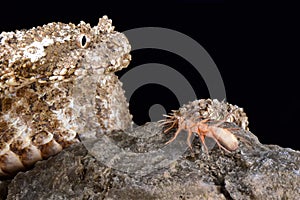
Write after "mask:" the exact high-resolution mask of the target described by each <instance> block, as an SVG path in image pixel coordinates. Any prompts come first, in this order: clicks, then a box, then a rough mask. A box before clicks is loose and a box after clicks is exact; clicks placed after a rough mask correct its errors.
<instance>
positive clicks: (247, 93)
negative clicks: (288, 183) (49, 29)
mask: <svg viewBox="0 0 300 200" xmlns="http://www.w3.org/2000/svg"><path fill="white" fill-rule="evenodd" d="M296 11H297V9H296V7H294V6H293V5H284V4H275V3H272V4H268V5H261V4H258V5H246V4H233V3H228V2H226V1H221V0H219V1H218V0H215V1H209V0H206V1H202V2H201V1H197V0H192V1H179V0H177V1H170V2H168V1H164V3H162V1H140V3H126V2H124V1H123V2H122V3H120V2H118V1H109V2H105V1H95V3H89V2H87V1H80V2H75V1H73V2H69V3H63V2H62V1H61V2H55V1H40V2H36V3H30V2H27V1H25V2H23V3H17V2H6V3H3V2H2V3H1V13H0V31H13V30H15V29H22V28H25V29H28V28H31V27H33V26H37V25H43V24H45V23H48V22H52V21H61V22H65V23H68V22H73V23H75V24H77V23H79V21H80V20H84V21H86V22H89V23H91V24H92V25H96V24H97V22H98V18H99V17H101V16H103V15H104V14H105V15H108V16H109V18H111V19H112V20H113V25H114V26H115V27H116V30H117V31H120V32H121V31H125V30H128V29H132V28H137V27H147V26H155V27H164V28H169V29H173V30H177V31H180V32H181V33H184V34H186V35H188V36H189V37H191V38H193V39H194V40H196V41H197V42H198V43H199V44H201V45H202V46H203V47H204V48H205V49H206V51H207V52H208V53H209V54H210V56H211V57H212V59H213V60H214V62H215V63H216V65H217V67H218V69H219V70H220V73H221V75H222V78H223V81H224V83H225V88H226V93H227V101H228V102H230V103H232V104H236V105H238V106H240V107H243V108H244V109H245V111H246V113H247V114H248V117H249V121H250V130H251V131H252V132H253V133H254V134H256V135H257V136H258V138H259V140H260V141H261V142H262V143H267V144H278V145H280V146H283V147H290V148H293V149H298V150H299V149H300V145H299V139H298V138H299V134H300V131H299V127H298V124H299V123H300V117H299V115H300V105H299V98H298V96H299V95H298V94H299V85H300V84H299V73H298V68H299V59H298V58H299V55H298V54H299V31H298V30H297V26H299V20H298V19H299V14H297V13H296ZM297 17H298V18H297ZM132 55H133V62H132V63H131V65H130V67H131V68H132V67H134V66H137V65H140V64H143V63H147V62H158V63H163V64H167V65H169V66H170V67H174V68H176V67H178V66H181V67H182V66H184V67H185V66H186V67H187V68H189V63H186V62H185V61H184V60H182V59H180V58H178V56H176V55H172V54H170V53H168V52H162V51H154V50H147V51H146V50H143V51H136V52H133V53H132ZM123 73H124V72H123ZM118 75H119V76H121V75H122V73H119V74H118ZM197 81H198V82H199V85H195V84H194V83H197ZM190 82H191V83H192V85H193V87H194V88H195V89H196V90H197V94H198V98H208V97H209V95H208V91H207V88H206V86H205V84H204V83H203V80H201V77H200V78H199V77H194V76H190ZM143 89H144V90H141V89H140V90H138V91H137V93H136V94H135V96H134V98H133V99H131V101H130V104H131V105H132V106H131V107H130V108H131V112H132V113H133V114H134V115H136V116H138V117H135V120H137V118H139V123H143V122H145V121H147V119H148V118H147V113H146V114H145V113H141V112H142V109H140V108H141V107H147V106H148V107H149V105H151V104H154V103H162V104H163V105H165V104H166V102H169V103H168V105H169V106H170V105H171V107H172V106H173V105H174V106H176V105H177V104H176V101H173V100H172V99H173V98H170V97H172V94H170V93H169V92H166V91H165V89H164V88H159V87H157V86H154V87H153V88H152V89H151V87H150V86H149V87H148V86H147V87H145V88H143ZM157 91H161V93H160V94H159V97H160V98H161V101H160V100H159V98H157V96H158V95H157V94H158V92H157ZM169 99H170V100H169ZM168 100H169V101H168ZM133 102H134V103H133ZM174 109H176V107H174Z"/></svg>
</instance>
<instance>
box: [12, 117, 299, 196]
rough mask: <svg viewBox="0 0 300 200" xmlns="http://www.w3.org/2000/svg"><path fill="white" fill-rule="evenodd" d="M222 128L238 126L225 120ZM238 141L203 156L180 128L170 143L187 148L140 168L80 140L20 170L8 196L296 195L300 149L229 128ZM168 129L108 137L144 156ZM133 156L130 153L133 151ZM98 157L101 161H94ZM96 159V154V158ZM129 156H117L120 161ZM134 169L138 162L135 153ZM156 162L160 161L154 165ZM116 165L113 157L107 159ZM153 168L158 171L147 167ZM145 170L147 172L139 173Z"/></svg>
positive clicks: (141, 129) (161, 145) (152, 128)
mask: <svg viewBox="0 0 300 200" xmlns="http://www.w3.org/2000/svg"><path fill="white" fill-rule="evenodd" d="M222 126H224V127H237V126H235V125H234V124H232V123H225V124H223V125H222ZM232 132H233V133H234V134H235V135H236V136H237V137H238V138H240V143H239V148H238V149H237V150H236V151H233V152H231V153H228V152H225V151H223V150H221V149H219V148H218V146H217V145H215V146H214V148H212V149H211V150H210V151H209V154H207V153H206V152H205V151H203V150H202V148H201V143H200V141H199V140H198V139H194V140H193V149H192V150H190V149H189V148H188V146H187V145H186V144H185V138H186V134H185V133H181V134H180V135H179V136H178V138H177V139H176V140H175V141H174V142H173V143H174V145H175V146H177V147H178V148H182V149H183V150H184V151H183V153H182V155H181V156H179V157H176V159H174V157H170V158H169V161H171V162H166V160H167V158H166V159H163V160H160V157H161V155H159V154H153V155H154V156H153V157H152V160H149V161H148V162H147V163H144V165H145V166H147V167H140V172H138V173H135V171H130V170H127V172H126V169H121V168H119V167H118V166H117V167H114V166H112V167H107V165H109V164H108V162H107V163H105V162H104V163H105V164H104V163H103V162H102V161H101V156H91V154H90V153H88V150H87V149H89V150H90V151H91V153H92V154H95V150H102V152H97V153H98V154H106V155H109V156H111V159H112V160H113V158H112V157H114V156H116V155H115V154H113V153H112V152H110V150H109V149H110V147H109V146H108V145H109V143H107V151H105V149H104V147H102V146H101V145H100V146H98V145H99V143H98V142H99V141H101V138H100V139H98V140H97V141H93V142H90V143H86V145H87V149H86V148H85V147H84V146H83V145H82V143H78V144H75V145H72V146H71V147H69V148H67V149H65V150H63V151H62V152H61V153H59V154H58V155H56V156H54V157H51V158H49V159H48V160H45V161H40V162H38V163H37V164H36V165H35V167H34V168H33V169H32V170H30V171H27V172H20V173H18V174H17V176H16V177H15V178H14V179H13V180H12V181H11V183H10V184H9V187H8V196H7V199H146V200H148V199H149V200H150V199H299V198H300V174H299V172H300V152H298V151H294V150H292V149H289V148H281V147H279V146H276V145H263V144H261V143H259V141H258V139H257V137H256V136H255V135H253V134H252V133H251V132H249V131H246V130H244V129H241V128H239V129H238V130H234V131H232ZM171 137H172V134H162V130H161V127H160V126H158V124H157V123H148V124H146V125H144V126H143V127H138V128H136V129H134V130H133V131H132V132H123V133H120V132H113V133H111V134H108V135H107V138H109V140H110V141H114V143H115V144H117V145H118V147H120V148H121V149H123V150H124V151H130V152H133V153H139V154H145V153H149V152H155V151H157V150H158V149H164V148H165V142H166V141H168V140H169V139H170V138H171ZM133 153H132V154H133ZM95 157H96V158H98V160H97V159H96V158H95ZM99 158H100V159H99ZM122 159H123V160H126V159H127V158H120V162H121V160H122ZM129 159H132V163H131V164H132V166H138V164H137V163H135V162H136V160H135V159H136V158H135V157H129ZM158 163H163V164H161V165H159V164H158ZM112 164H113V162H112ZM151 168H156V169H155V170H153V169H152V170H150V169H151ZM143 172H144V173H143Z"/></svg>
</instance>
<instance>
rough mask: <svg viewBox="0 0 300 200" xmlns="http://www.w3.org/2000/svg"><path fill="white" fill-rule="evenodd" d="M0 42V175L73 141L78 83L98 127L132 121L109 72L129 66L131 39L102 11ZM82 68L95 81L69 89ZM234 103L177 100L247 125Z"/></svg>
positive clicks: (4, 36) (10, 35) (123, 126)
mask: <svg viewBox="0 0 300 200" xmlns="http://www.w3.org/2000/svg"><path fill="white" fill-rule="evenodd" d="M0 48H1V51H0V176H6V175H11V174H14V173H16V172H18V171H20V170H23V169H25V168H26V167H28V166H31V165H33V164H34V163H35V162H37V161H38V160H42V159H45V158H48V157H49V156H52V155H54V154H57V153H58V152H60V151H61V150H62V149H63V148H65V147H67V146H69V145H71V144H72V143H75V142H79V141H80V139H79V137H78V133H77V132H76V130H78V126H80V125H78V124H77V121H76V118H78V117H79V116H78V112H76V109H77V110H78V109H79V108H82V109H84V105H79V104H80V103H78V102H80V98H79V96H80V95H81V92H82V93H84V89H86V90H87V91H88V90H90V91H94V93H93V94H94V101H95V103H94V105H95V110H96V117H97V123H98V124H97V125H98V127H100V129H101V130H100V132H101V133H107V132H110V131H113V130H124V129H127V128H130V127H131V126H132V116H131V115H130V113H129V110H128V103H127V102H126V98H125V96H124V90H123V89H122V83H121V82H120V81H119V79H118V77H117V76H116V75H115V74H114V72H115V71H118V70H121V69H122V68H125V67H127V66H128V64H129V62H130V60H131V56H130V54H129V53H130V49H131V47H130V44H129V42H128V40H127V38H126V37H125V35H124V34H122V33H119V32H116V31H115V30H114V26H112V22H111V20H110V19H108V18H107V16H103V17H102V18H100V19H99V23H98V25H97V26H94V27H91V26H90V24H88V23H85V22H83V21H81V22H80V23H79V24H78V25H74V24H71V23H69V24H64V23H49V24H47V25H43V26H38V27H36V28H32V29H29V30H21V31H15V32H2V33H1V34H0ZM89 74H90V75H91V76H93V74H95V76H93V77H94V79H95V81H94V82H93V83H91V85H90V86H89V85H88V84H89V83H84V82H83V87H81V88H80V87H77V88H75V89H74V85H75V84H76V82H78V81H79V80H81V79H82V77H86V76H88V75H89ZM95 77H96V78H95ZM83 80H84V79H83ZM79 82H80V81H79ZM93 84H94V85H93ZM77 85H80V84H78V83H77ZM77 93H78V94H77ZM82 95H83V96H84V94H82ZM85 95H86V94H85ZM77 97H78V98H79V100H78V99H77ZM82 99H84V97H83V98H82ZM236 108H238V107H236V106H232V105H231V104H228V103H224V102H219V101H217V100H210V99H207V100H204V99H202V100H196V101H194V102H191V103H190V104H187V105H185V106H183V107H182V108H181V112H186V111H190V112H199V113H200V115H202V116H203V118H207V117H210V118H212V119H221V118H222V117H224V115H225V114H226V113H228V112H231V111H232V110H234V114H233V115H231V117H230V118H229V119H228V121H232V122H236V123H237V124H238V125H240V126H242V127H243V128H247V125H248V121H247V117H246V115H245V113H244V112H243V110H242V109H236ZM86 112H88V109H87V110H86Z"/></svg>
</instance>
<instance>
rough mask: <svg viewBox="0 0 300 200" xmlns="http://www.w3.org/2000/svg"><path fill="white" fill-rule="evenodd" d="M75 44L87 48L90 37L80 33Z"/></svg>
mask: <svg viewBox="0 0 300 200" xmlns="http://www.w3.org/2000/svg"><path fill="white" fill-rule="evenodd" d="M77 44H78V46H79V47H81V48H87V47H88V46H89V44H90V39H89V38H88V37H87V36H86V35H84V34H81V35H80V36H79V37H78V39H77Z"/></svg>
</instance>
